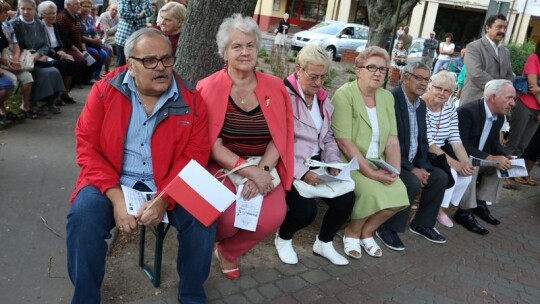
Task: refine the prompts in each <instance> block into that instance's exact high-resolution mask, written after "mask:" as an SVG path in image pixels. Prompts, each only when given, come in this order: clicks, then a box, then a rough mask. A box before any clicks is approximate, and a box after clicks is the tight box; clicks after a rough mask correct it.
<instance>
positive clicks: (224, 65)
mask: <svg viewBox="0 0 540 304" xmlns="http://www.w3.org/2000/svg"><path fill="white" fill-rule="evenodd" d="M228 67H229V63H228V61H227V60H225V63H224V64H223V69H224V70H226V69H227V68H228Z"/></svg>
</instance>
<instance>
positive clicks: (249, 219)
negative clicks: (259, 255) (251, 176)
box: [234, 185, 264, 231]
mask: <svg viewBox="0 0 540 304" xmlns="http://www.w3.org/2000/svg"><path fill="white" fill-rule="evenodd" d="M242 189H244V185H240V186H239V187H238V191H237V193H236V216H235V218H234V227H236V228H240V229H244V230H249V231H255V230H256V229H257V223H258V222H259V215H260V213H261V207H262V202H263V198H264V197H263V196H262V195H260V194H259V195H257V196H255V197H254V198H252V199H250V200H245V199H244V198H243V197H242Z"/></svg>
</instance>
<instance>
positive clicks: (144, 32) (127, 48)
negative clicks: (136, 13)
mask: <svg viewBox="0 0 540 304" xmlns="http://www.w3.org/2000/svg"><path fill="white" fill-rule="evenodd" d="M150 36H156V37H160V38H162V39H163V41H165V42H167V45H168V46H169V49H170V50H171V52H172V45H171V42H170V41H169V39H168V38H167V37H165V35H163V34H162V33H161V32H160V31H159V30H157V29H155V28H151V27H145V28H142V29H140V30H137V31H135V32H134V33H133V34H131V36H129V37H128V38H127V39H126V42H125V44H124V56H126V58H129V57H131V55H133V49H134V48H135V45H136V44H137V42H139V40H141V39H142V38H144V37H150ZM171 55H173V56H174V54H171Z"/></svg>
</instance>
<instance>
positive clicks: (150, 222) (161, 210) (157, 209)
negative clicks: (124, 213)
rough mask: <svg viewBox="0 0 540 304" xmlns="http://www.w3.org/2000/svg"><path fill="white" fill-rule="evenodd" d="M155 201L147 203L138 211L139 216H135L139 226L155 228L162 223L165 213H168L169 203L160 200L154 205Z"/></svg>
mask: <svg viewBox="0 0 540 304" xmlns="http://www.w3.org/2000/svg"><path fill="white" fill-rule="evenodd" d="M153 201H154V200H150V201H147V202H146V203H144V204H143V205H142V206H141V208H140V209H139V211H137V215H136V216H135V219H136V220H137V224H139V225H144V226H154V225H157V224H159V223H161V221H162V220H163V216H164V215H165V212H167V207H168V206H169V202H167V201H166V200H164V199H163V198H158V199H157V201H156V202H155V203H154V204H152V202H153ZM150 205H151V206H150Z"/></svg>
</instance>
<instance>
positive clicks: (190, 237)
mask: <svg viewBox="0 0 540 304" xmlns="http://www.w3.org/2000/svg"><path fill="white" fill-rule="evenodd" d="M124 47H125V48H124V50H125V52H126V54H125V55H126V58H128V62H127V65H126V66H123V67H120V68H118V69H115V70H114V71H112V72H111V73H109V74H108V75H107V76H105V79H102V80H100V81H98V82H97V83H96V84H95V85H94V86H93V87H92V89H91V91H90V94H89V95H88V98H87V100H86V103H85V105H84V108H83V110H82V112H81V115H80V117H79V119H78V121H77V124H76V126H75V139H76V152H77V163H78V164H79V166H80V167H81V170H80V173H79V177H78V179H77V183H76V187H75V191H73V194H72V196H71V199H70V202H71V207H70V209H69V214H68V216H67V224H66V245H67V262H68V273H69V278H70V280H71V282H72V284H73V286H74V290H73V298H72V303H100V301H101V294H100V288H101V283H102V281H103V277H104V275H105V264H106V263H105V261H106V259H105V257H106V254H107V243H106V242H105V239H108V238H110V237H111V233H110V230H111V229H112V228H113V227H115V226H116V227H118V230H119V231H120V233H132V232H136V231H138V226H139V225H145V226H150V225H157V224H159V223H160V222H161V220H162V219H163V216H164V214H165V213H167V216H168V219H169V222H170V224H171V225H172V226H173V227H175V228H176V229H177V239H178V255H177V260H176V262H177V267H176V269H177V272H178V275H179V276H180V278H181V280H180V283H179V284H178V298H177V299H178V301H179V302H180V303H189V304H195V303H197V304H202V303H206V294H205V291H204V286H203V284H204V282H205V281H206V279H207V278H208V275H209V273H210V266H211V261H212V246H213V244H214V240H215V224H212V225H210V226H209V227H205V226H204V225H203V224H202V223H201V222H199V221H198V220H197V219H195V218H194V217H193V216H192V215H191V214H190V213H189V212H188V211H186V210H185V209H184V208H183V207H182V206H180V205H179V204H178V203H177V202H175V201H174V200H172V199H171V198H170V197H168V195H163V196H161V197H160V198H159V199H157V200H156V202H155V203H152V201H147V202H146V203H144V204H143V206H142V207H141V209H140V210H139V211H138V214H137V215H136V216H132V215H128V214H127V210H126V202H125V198H124V195H123V192H122V190H121V189H120V185H124V186H126V187H130V188H134V189H136V190H139V191H152V192H161V191H163V189H164V188H165V187H166V186H167V185H168V184H169V183H170V182H171V181H172V180H173V179H174V178H176V177H177V175H178V172H180V171H181V170H182V169H183V168H184V166H186V165H187V164H188V162H190V161H191V160H192V159H194V160H196V161H197V162H198V163H199V164H201V165H202V166H205V165H206V164H207V163H208V158H209V156H210V142H209V141H208V121H207V111H206V106H205V103H204V100H203V99H202V98H201V96H200V94H199V93H198V92H197V91H196V90H194V89H193V86H191V85H190V84H188V83H187V82H185V81H183V80H182V79H181V78H180V76H179V75H177V74H175V73H174V72H173V65H174V62H175V59H174V56H173V54H172V47H171V44H170V43H169V40H168V39H167V38H166V37H165V36H163V35H162V34H161V33H160V32H159V31H157V30H156V29H152V28H144V29H141V30H139V31H136V32H134V33H133V34H132V35H131V36H130V37H129V38H128V39H127V40H126V41H125V43H124ZM153 75H159V76H160V77H159V78H157V79H156V78H155V77H152V76H153ZM103 92H106V94H103ZM179 109H181V111H179ZM189 199H190V197H189V196H188V197H186V200H189Z"/></svg>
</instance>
